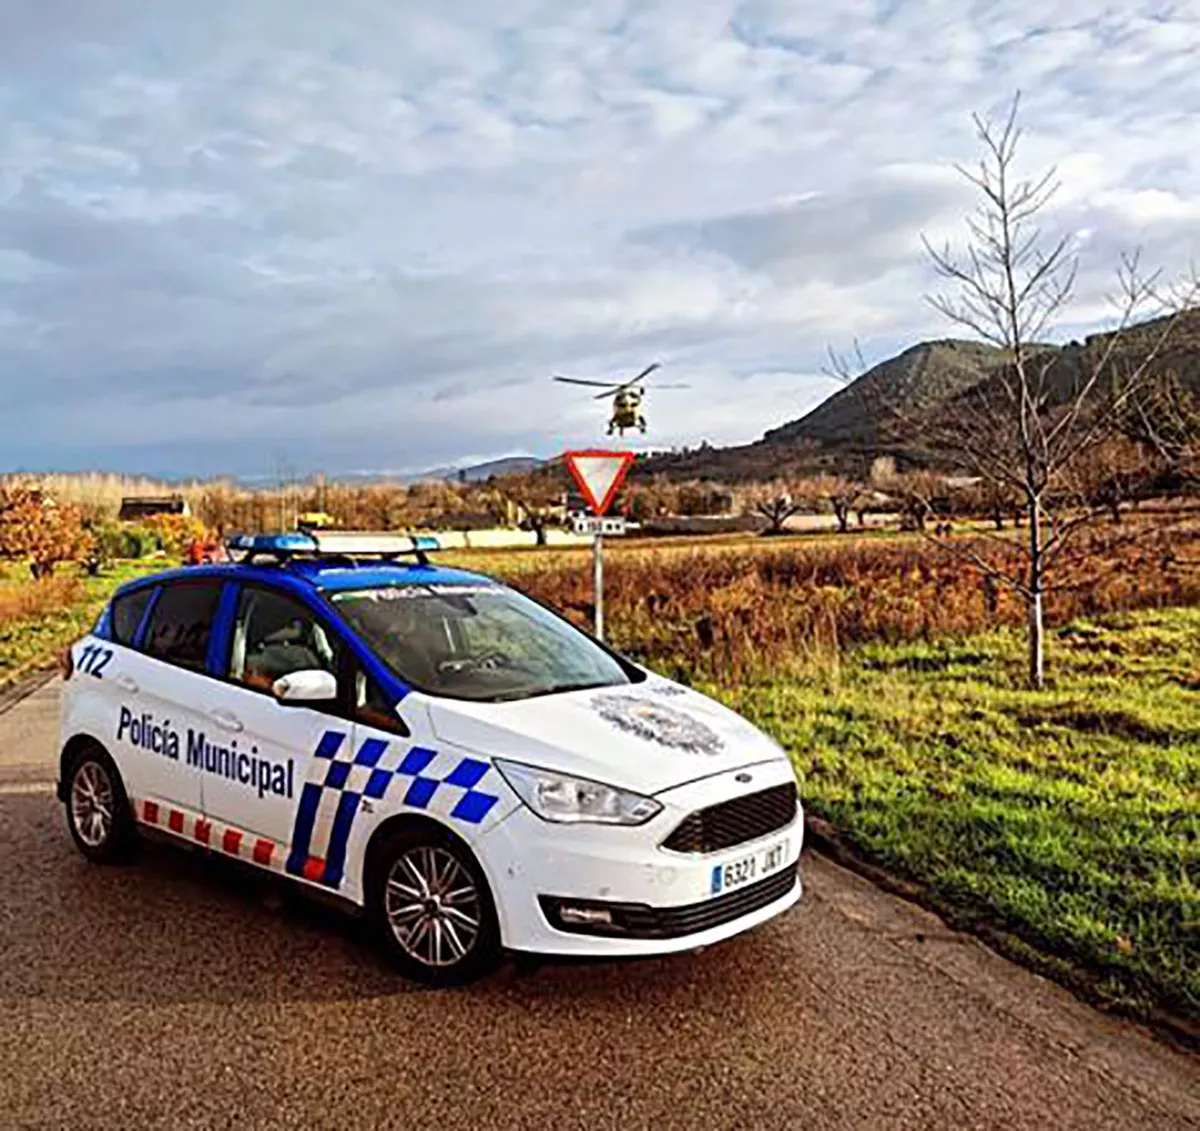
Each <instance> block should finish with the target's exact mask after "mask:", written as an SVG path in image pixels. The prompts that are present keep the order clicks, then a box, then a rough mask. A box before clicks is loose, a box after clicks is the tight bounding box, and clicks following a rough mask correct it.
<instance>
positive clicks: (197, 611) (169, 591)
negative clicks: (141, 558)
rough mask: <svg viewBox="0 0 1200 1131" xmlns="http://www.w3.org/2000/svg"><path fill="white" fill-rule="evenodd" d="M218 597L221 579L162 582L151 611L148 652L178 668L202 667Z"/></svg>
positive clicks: (195, 669)
mask: <svg viewBox="0 0 1200 1131" xmlns="http://www.w3.org/2000/svg"><path fill="white" fill-rule="evenodd" d="M220 597H221V582H220V581H207V582H206V581H200V582H180V583H177V584H174V585H167V586H165V587H164V589H163V591H162V593H161V594H160V595H159V598H158V600H157V601H156V602H155V604H154V611H153V612H152V613H151V614H150V627H149V630H148V631H147V633H146V644H145V650H146V653H147V655H150V656H153V657H155V658H156V659H159V660H165V661H166V662H167V663H169V664H178V665H179V666H180V667H181V668H190V669H191V670H192V671H203V670H204V661H205V658H206V657H207V655H208V641H209V638H210V637H211V636H212V626H213V615H214V614H215V613H216V611H217V602H218V601H219V600H220Z"/></svg>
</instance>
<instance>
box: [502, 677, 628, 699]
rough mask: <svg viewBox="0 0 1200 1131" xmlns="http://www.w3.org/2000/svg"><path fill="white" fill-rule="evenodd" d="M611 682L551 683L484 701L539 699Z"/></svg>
mask: <svg viewBox="0 0 1200 1131" xmlns="http://www.w3.org/2000/svg"><path fill="white" fill-rule="evenodd" d="M614 686H616V685H615V684H611V683H605V682H601V683H595V682H587V683H578V682H576V683H552V684H551V685H550V686H549V687H539V688H536V689H535V690H533V691H508V692H505V693H503V694H501V695H492V696H489V697H488V698H487V699H486V700H484V702H486V703H512V702H515V701H516V700H518V699H539V698H541V697H542V696H543V695H565V694H566V693H567V692H568V691H591V690H592V689H593V688H597V687H614Z"/></svg>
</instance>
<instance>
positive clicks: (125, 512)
mask: <svg viewBox="0 0 1200 1131" xmlns="http://www.w3.org/2000/svg"><path fill="white" fill-rule="evenodd" d="M191 513H192V508H191V507H189V506H188V501H187V499H185V498H184V497H183V496H182V495H137V496H131V497H126V498H123V499H122V500H121V512H120V514H118V515H117V517H118V518H119V519H120V520H121V521H122V522H137V521H138V520H139V519H143V518H152V517H153V516H154V515H156V514H182V515H190V514H191Z"/></svg>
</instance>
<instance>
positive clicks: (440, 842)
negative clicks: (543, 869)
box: [366, 824, 503, 987]
mask: <svg viewBox="0 0 1200 1131" xmlns="http://www.w3.org/2000/svg"><path fill="white" fill-rule="evenodd" d="M385 835H386V839H385V840H384V841H383V842H382V843H381V844H380V845H379V847H378V850H377V851H375V852H373V853H372V858H371V866H370V868H369V872H368V877H367V892H366V896H367V908H366V910H367V915H368V918H369V920H370V921H371V924H372V927H373V930H374V932H375V935H376V938H377V939H378V941H379V942H380V944H381V945H382V946H383V948H384V951H385V952H386V954H387V956H388V958H389V959H390V960H391V962H392V963H393V964H394V965H395V966H396V967H397V968H398V969H399V970H400V972H401V973H402V974H404V975H405V976H406V977H408V978H410V979H412V980H413V981H416V982H421V983H423V984H425V985H428V986H438V987H445V986H461V985H465V984H466V983H468V982H473V981H475V980H477V979H479V978H483V977H486V976H487V975H488V974H490V973H492V972H493V971H494V970H495V969H496V968H497V967H498V966H499V965H500V961H501V958H502V954H503V952H502V950H501V946H500V925H499V921H498V920H497V917H496V906H495V903H494V901H493V899H492V893H491V889H490V888H489V887H488V883H487V878H486V877H485V876H484V874H483V870H482V869H481V868H480V867H479V863H478V862H477V861H476V859H475V857H474V855H472V853H471V851H470V849H468V848H467V846H466V845H465V844H463V842H462V841H461V840H459V839H458V838H457V837H456V836H454V835H453V834H452V833H450V832H449V831H448V830H440V829H437V828H436V827H434V826H432V825H426V824H421V825H418V826H409V827H407V828H403V827H402V828H398V829H396V830H395V831H394V832H391V833H388V834H385Z"/></svg>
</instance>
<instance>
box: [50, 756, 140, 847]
mask: <svg viewBox="0 0 1200 1131" xmlns="http://www.w3.org/2000/svg"><path fill="white" fill-rule="evenodd" d="M67 826H68V828H70V830H71V837H72V839H73V840H74V841H75V844H76V846H77V847H78V849H79V851H80V852H82V853H83V854H84V856H86V857H87V858H88V859H89V860H94V861H96V862H97V863H99V864H108V863H112V862H114V861H117V860H121V859H124V858H125V857H127V856H128V854H129V851H130V849H131V848H132V847H133V843H134V839H135V833H136V830H135V828H134V821H133V814H132V813H131V812H130V809H129V799H128V798H127V797H126V795H125V787H124V785H123V784H122V782H121V775H120V774H119V773H117V768H116V766H114V765H113V762H112V759H111V758H109V756H108V755H107V754H106V753H105V752H104V751H103V750H102V749H101V748H100V747H99V746H96V747H91V748H89V749H87V750H84V751H83V752H82V753H81V754H79V755H78V757H76V758H75V760H74V761H73V762H72V764H71V769H70V773H69V775H68V777H67Z"/></svg>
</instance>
